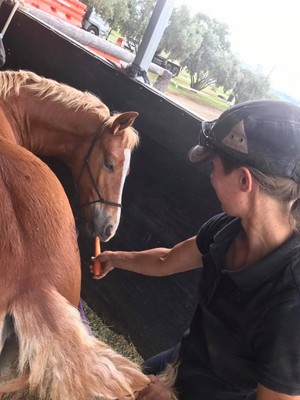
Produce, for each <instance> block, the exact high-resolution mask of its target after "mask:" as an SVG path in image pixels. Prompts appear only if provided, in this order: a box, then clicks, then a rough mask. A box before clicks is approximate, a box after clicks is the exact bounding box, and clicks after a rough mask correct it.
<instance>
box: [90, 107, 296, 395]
mask: <svg viewBox="0 0 300 400" xmlns="http://www.w3.org/2000/svg"><path fill="white" fill-rule="evenodd" d="M208 157H211V164H212V173H211V183H212V185H213V188H214V189H215V192H216V194H217V197H218V199H219V201H220V202H221V205H222V209H223V211H224V213H222V214H219V215H217V216H215V217H213V218H211V219H210V220H209V221H208V222H207V223H205V224H204V225H203V226H202V227H201V229H200V230H199V232H198V234H197V235H196V236H195V237H192V238H190V239H188V240H186V241H184V242H181V243H179V244H177V245H176V246H175V247H173V248H172V249H164V248H157V249H152V250H146V251H142V252H123V251H116V252H110V251H108V252H104V253H103V254H101V255H100V256H98V257H97V260H99V261H100V262H101V264H102V266H103V268H104V273H103V276H104V275H105V274H106V273H107V272H108V271H110V270H111V269H113V268H120V269H126V270H128V271H133V272H137V273H141V274H145V275H152V276H165V275H170V274H175V273H178V272H183V271H188V270H191V269H194V268H199V267H200V266H203V268H202V277H201V280H200V287H199V305H198V308H197V310H196V312H195V315H194V317H193V320H192V323H191V326H190V330H189V331H188V332H187V333H186V334H185V335H184V337H183V339H182V341H181V343H180V345H179V346H177V347H176V348H175V349H171V350H169V351H166V352H164V353H162V354H161V355H158V356H155V357H153V358H152V359H150V360H148V361H146V362H145V363H144V369H145V371H146V372H147V373H150V374H152V375H151V380H152V383H151V384H150V385H149V386H148V387H147V388H146V389H145V390H144V391H143V392H141V393H140V395H139V399H144V400H159V399H161V400H164V399H168V398H170V396H169V393H168V391H167V389H166V388H165V387H164V386H163V385H162V383H161V382H160V381H159V380H158V379H157V378H156V377H155V375H156V374H157V373H158V372H160V370H162V369H163V368H164V367H165V365H166V363H167V362H174V361H177V362H179V369H178V374H177V379H176V388H177V390H178V393H179V398H180V400H201V399H203V400H246V399H247V400H249V399H256V400H288V399H293V400H300V335H299V332H300V235H299V230H300V212H299V204H300V202H299V199H300V185H299V183H300V108H299V107H297V106H295V105H292V104H290V103H286V102H281V101H269V100H263V101H254V102H248V103H243V104H240V105H237V106H234V107H232V108H231V109H229V110H227V111H225V112H224V113H223V114H222V115H221V116H220V117H219V118H218V119H217V120H216V121H213V122H203V123H202V129H201V132H200V144H199V145H197V146H195V147H194V148H193V149H191V151H190V153H189V158H190V160H191V161H192V162H201V161H203V160H205V159H208Z"/></svg>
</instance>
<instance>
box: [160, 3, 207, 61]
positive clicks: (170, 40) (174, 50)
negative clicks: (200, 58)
mask: <svg viewBox="0 0 300 400" xmlns="http://www.w3.org/2000/svg"><path fill="white" fill-rule="evenodd" d="M199 39H200V36H199V33H198V36H197V31H196V29H194V27H193V26H192V18H191V15H190V11H189V9H188V7H187V6H186V5H185V4H183V5H182V6H181V7H180V8H174V10H173V12H172V15H171V17H170V21H169V24H168V26H167V28H166V29H165V32H164V34H163V37H162V39H161V41H160V43H159V49H158V52H160V51H161V50H164V51H165V52H166V53H167V54H168V56H169V58H171V59H173V60H177V61H179V62H181V61H183V60H184V59H185V58H187V57H188V56H189V55H190V54H191V53H193V52H194V51H195V50H196V48H197V41H198V40H199Z"/></svg>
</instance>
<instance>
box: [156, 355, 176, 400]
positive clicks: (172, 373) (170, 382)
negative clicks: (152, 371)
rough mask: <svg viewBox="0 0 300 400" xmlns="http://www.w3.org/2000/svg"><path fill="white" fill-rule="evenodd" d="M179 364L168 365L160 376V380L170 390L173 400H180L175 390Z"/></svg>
mask: <svg viewBox="0 0 300 400" xmlns="http://www.w3.org/2000/svg"><path fill="white" fill-rule="evenodd" d="M179 364H180V363H179V362H175V363H174V364H167V366H166V368H165V369H164V370H163V371H162V372H161V373H160V374H159V375H158V379H159V380H160V381H161V382H162V383H163V384H164V385H165V386H166V387H167V388H168V389H169V391H170V394H171V400H178V393H177V390H176V389H175V381H176V377H177V373H178V368H179Z"/></svg>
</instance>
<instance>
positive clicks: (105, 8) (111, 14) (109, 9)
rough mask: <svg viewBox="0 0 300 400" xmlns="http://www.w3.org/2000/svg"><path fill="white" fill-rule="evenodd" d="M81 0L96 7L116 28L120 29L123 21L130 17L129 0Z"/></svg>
mask: <svg viewBox="0 0 300 400" xmlns="http://www.w3.org/2000/svg"><path fill="white" fill-rule="evenodd" d="M81 1H82V2H83V3H84V4H86V5H87V6H88V7H95V9H96V11H97V12H98V13H99V14H100V15H101V16H102V18H103V19H104V20H105V21H107V22H108V23H109V25H110V26H113V27H114V28H115V29H118V27H119V25H120V24H121V22H122V21H126V20H127V19H128V18H129V12H128V3H129V0H105V1H101V2H99V0H81Z"/></svg>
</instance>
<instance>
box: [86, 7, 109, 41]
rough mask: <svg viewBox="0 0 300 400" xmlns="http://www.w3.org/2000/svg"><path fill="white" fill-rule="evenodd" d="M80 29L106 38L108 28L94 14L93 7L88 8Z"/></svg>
mask: <svg viewBox="0 0 300 400" xmlns="http://www.w3.org/2000/svg"><path fill="white" fill-rule="evenodd" d="M82 28H83V29H84V30H86V31H88V32H91V33H93V34H94V35H96V36H100V37H103V38H107V36H108V34H109V31H110V26H109V24H108V23H107V22H106V21H104V19H103V18H102V17H101V16H100V15H99V14H98V13H97V12H96V10H95V8H94V7H91V8H88V9H87V11H86V13H85V14H84V16H83V19H82Z"/></svg>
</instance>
